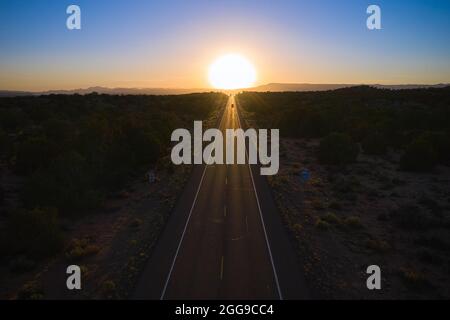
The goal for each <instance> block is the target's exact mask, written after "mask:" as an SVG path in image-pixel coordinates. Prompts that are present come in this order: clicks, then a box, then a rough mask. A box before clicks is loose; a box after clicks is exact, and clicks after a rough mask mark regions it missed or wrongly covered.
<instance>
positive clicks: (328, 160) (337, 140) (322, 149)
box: [318, 133, 359, 165]
mask: <svg viewBox="0 0 450 320" xmlns="http://www.w3.org/2000/svg"><path fill="white" fill-rule="evenodd" d="M358 153H359V148H358V145H357V144H356V143H354V142H353V140H352V139H351V138H350V136H349V135H347V134H344V133H332V134H330V135H328V136H327V137H325V138H323V139H322V140H321V141H320V146H319V153H318V158H319V161H320V163H322V164H337V165H345V164H349V163H352V162H354V161H355V160H356V158H357V156H358Z"/></svg>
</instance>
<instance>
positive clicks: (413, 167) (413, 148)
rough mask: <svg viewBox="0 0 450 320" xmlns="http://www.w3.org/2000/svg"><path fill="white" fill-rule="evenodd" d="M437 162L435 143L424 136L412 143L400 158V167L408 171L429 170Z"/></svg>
mask: <svg viewBox="0 0 450 320" xmlns="http://www.w3.org/2000/svg"><path fill="white" fill-rule="evenodd" d="M436 163H437V156H436V152H435V150H434V148H433V145H432V144H431V143H430V141H429V140H426V139H423V138H418V139H416V140H414V141H413V142H412V143H410V144H409V145H408V146H407V148H406V150H405V152H404V154H403V155H402V157H401V159H400V167H401V169H403V170H406V171H416V172H422V171H429V170H431V169H433V168H434V166H435V165H436Z"/></svg>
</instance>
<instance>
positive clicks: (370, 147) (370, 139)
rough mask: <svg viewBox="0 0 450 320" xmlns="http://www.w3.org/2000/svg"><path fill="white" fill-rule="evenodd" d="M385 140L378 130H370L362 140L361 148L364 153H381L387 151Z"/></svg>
mask: <svg viewBox="0 0 450 320" xmlns="http://www.w3.org/2000/svg"><path fill="white" fill-rule="evenodd" d="M387 147H388V145H387V140H386V138H385V137H384V136H383V135H381V134H380V133H378V132H373V131H372V132H370V133H369V134H368V135H367V137H366V138H365V139H364V140H363V141H362V148H363V150H364V152H365V153H367V154H372V155H382V154H385V153H386V151H387Z"/></svg>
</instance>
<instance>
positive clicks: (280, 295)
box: [235, 101, 283, 300]
mask: <svg viewBox="0 0 450 320" xmlns="http://www.w3.org/2000/svg"><path fill="white" fill-rule="evenodd" d="M235 104H236V101H235ZM236 115H237V119H238V122H239V127H241V128H242V125H241V119H240V117H239V113H238V112H237V110H236ZM245 153H246V156H247V160H248V152H247V146H246V147H245ZM248 169H249V170H250V177H251V178H252V184H253V190H254V191H255V197H256V203H257V204H258V211H259V216H260V218H261V224H262V227H263V231H264V236H265V238H266V244H267V249H268V251H269V257H270V262H271V263H272V270H273V275H274V277H275V284H276V286H277V290H278V296H279V297H280V300H283V295H282V294H281V289H280V283H279V282H278V275H277V269H276V268H275V263H274V262H273V256H272V251H271V250H270V244H269V239H268V237H267V232H266V226H265V225H264V218H263V215H262V211H261V205H260V204H259V198H258V193H257V192H256V187H255V181H254V179H253V173H252V168H251V166H250V163H248Z"/></svg>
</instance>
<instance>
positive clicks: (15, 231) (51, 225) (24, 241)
mask: <svg viewBox="0 0 450 320" xmlns="http://www.w3.org/2000/svg"><path fill="white" fill-rule="evenodd" d="M6 232H7V235H6V237H5V239H3V241H6V243H7V244H8V247H6V248H7V250H8V251H9V252H8V253H9V254H27V255H28V256H31V257H33V258H43V257H47V256H50V255H52V254H54V253H55V252H57V251H59V250H60V249H61V248H62V244H63V237H62V233H61V230H60V227H59V223H58V211H57V210H56V209H54V208H35V209H33V210H18V211H16V212H14V213H12V214H11V216H10V217H9V220H8V225H7V228H6Z"/></svg>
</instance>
